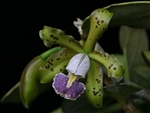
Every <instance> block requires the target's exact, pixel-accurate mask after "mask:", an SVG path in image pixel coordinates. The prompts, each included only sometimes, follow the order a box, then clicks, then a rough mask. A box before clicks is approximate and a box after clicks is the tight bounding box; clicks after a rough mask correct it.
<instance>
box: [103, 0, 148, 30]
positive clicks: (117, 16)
mask: <svg viewBox="0 0 150 113" xmlns="http://www.w3.org/2000/svg"><path fill="white" fill-rule="evenodd" d="M104 8H105V9H107V10H109V11H110V12H112V13H114V16H113V18H112V20H111V21H110V26H122V25H126V26H130V27H137V28H143V29H150V22H149V20H150V2H149V1H134V2H124V3H117V4H112V5H109V6H106V7H104Z"/></svg>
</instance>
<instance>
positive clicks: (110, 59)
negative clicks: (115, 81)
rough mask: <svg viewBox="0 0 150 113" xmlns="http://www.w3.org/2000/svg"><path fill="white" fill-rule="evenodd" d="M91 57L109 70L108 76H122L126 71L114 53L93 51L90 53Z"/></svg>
mask: <svg viewBox="0 0 150 113" xmlns="http://www.w3.org/2000/svg"><path fill="white" fill-rule="evenodd" d="M89 57H90V58H91V59H93V60H96V61H97V62H99V63H100V64H102V65H103V66H105V68H106V69H107V71H108V77H114V78H120V77H122V76H123V74H124V72H125V70H124V68H123V66H122V64H121V63H120V62H119V60H118V59H117V58H116V57H114V56H113V55H109V54H108V53H105V52H101V51H100V52H98V51H93V52H91V53H89Z"/></svg>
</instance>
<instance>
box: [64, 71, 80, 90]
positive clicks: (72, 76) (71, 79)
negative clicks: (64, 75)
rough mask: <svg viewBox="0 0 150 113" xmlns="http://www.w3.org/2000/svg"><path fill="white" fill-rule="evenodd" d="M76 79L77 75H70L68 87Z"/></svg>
mask: <svg viewBox="0 0 150 113" xmlns="http://www.w3.org/2000/svg"><path fill="white" fill-rule="evenodd" d="M76 79H77V76H75V75H74V74H71V75H70V76H69V80H68V83H67V86H66V87H67V88H69V87H70V86H71V85H72V83H73V82H74V81H75V80H76Z"/></svg>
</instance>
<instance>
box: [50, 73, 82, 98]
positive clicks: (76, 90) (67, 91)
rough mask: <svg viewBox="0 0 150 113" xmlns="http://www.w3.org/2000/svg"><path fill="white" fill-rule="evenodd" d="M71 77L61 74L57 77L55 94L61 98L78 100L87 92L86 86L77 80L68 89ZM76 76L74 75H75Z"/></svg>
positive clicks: (54, 83) (54, 84)
mask: <svg viewBox="0 0 150 113" xmlns="http://www.w3.org/2000/svg"><path fill="white" fill-rule="evenodd" d="M70 76H71V75H68V76H66V75H65V74H63V73H59V74H57V75H56V76H55V78H54V82H53V84H52V86H53V88H54V90H55V92H56V93H57V94H60V96H62V97H64V98H66V99H70V100H76V98H78V97H79V96H80V94H82V93H83V92H84V90H85V85H84V84H83V83H81V82H78V80H77V79H76V80H75V81H74V82H73V83H72V85H71V86H70V87H69V88H67V84H68V80H69V77H70ZM73 76H74V75H73Z"/></svg>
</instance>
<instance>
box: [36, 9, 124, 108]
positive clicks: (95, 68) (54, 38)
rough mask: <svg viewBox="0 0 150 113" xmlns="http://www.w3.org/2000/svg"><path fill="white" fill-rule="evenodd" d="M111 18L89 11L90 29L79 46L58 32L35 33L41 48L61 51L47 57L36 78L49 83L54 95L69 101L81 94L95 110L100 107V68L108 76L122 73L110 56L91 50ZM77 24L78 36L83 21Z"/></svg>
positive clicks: (106, 13)
mask: <svg viewBox="0 0 150 113" xmlns="http://www.w3.org/2000/svg"><path fill="white" fill-rule="evenodd" d="M112 16H113V14H112V13H111V12H109V11H108V10H106V9H97V10H95V11H93V12H92V13H91V15H89V16H88V18H86V20H87V22H89V25H90V28H89V32H88V36H87V37H86V38H84V40H83V43H82V44H81V42H79V41H77V40H75V39H74V38H73V37H72V36H70V35H66V34H65V33H64V32H63V31H62V30H60V29H56V28H52V27H48V26H44V28H43V30H40V32H39V35H40V38H41V39H42V40H43V42H44V45H45V46H47V47H51V46H52V45H54V44H57V45H60V46H61V47H62V49H61V50H59V51H58V52H55V53H54V54H52V55H50V56H49V58H48V59H47V60H46V61H45V63H44V64H43V65H42V66H41V67H40V70H39V73H40V74H39V76H38V78H39V79H40V82H41V83H48V82H51V81H53V83H52V86H53V88H54V90H55V92H56V93H57V94H59V95H60V96H62V97H64V98H66V99H70V100H76V99H77V98H78V97H79V96H80V95H81V94H82V93H83V92H85V94H86V96H87V98H88V100H89V101H90V102H91V103H92V104H93V105H94V106H95V107H101V106H102V98H103V70H102V68H101V67H102V66H104V67H105V68H106V69H107V71H108V77H115V78H119V77H122V75H123V74H124V69H123V66H122V65H121V63H120V62H119V61H118V60H117V59H116V58H115V57H114V56H113V55H109V54H108V53H106V52H104V51H100V50H98V51H97V50H94V48H95V47H96V46H97V45H96V43H97V41H98V40H99V38H100V37H101V36H102V34H103V33H104V32H105V30H106V29H107V28H108V24H109V21H110V20H111V18H112ZM78 21H79V22H78V23H76V22H74V24H75V25H76V27H77V28H78V30H79V32H80V34H81V35H82V34H84V31H82V29H81V28H82V26H83V24H84V23H87V22H84V23H82V21H80V20H79V19H78ZM81 24H82V26H81ZM66 70H67V71H68V73H67V74H66V72H65V71H66ZM80 78H86V80H87V81H86V83H85V84H83V83H81V82H79V79H80Z"/></svg>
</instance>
